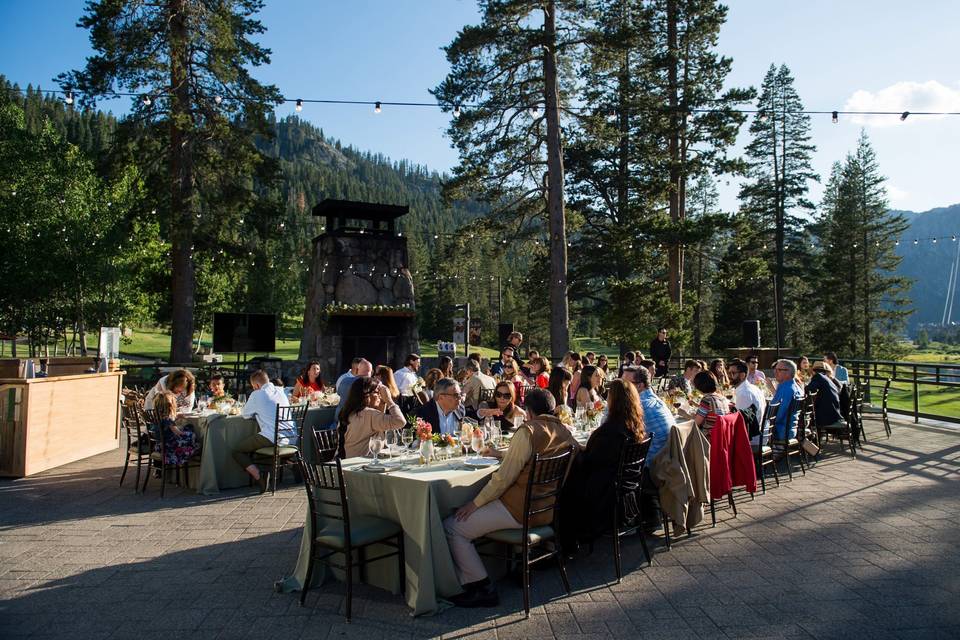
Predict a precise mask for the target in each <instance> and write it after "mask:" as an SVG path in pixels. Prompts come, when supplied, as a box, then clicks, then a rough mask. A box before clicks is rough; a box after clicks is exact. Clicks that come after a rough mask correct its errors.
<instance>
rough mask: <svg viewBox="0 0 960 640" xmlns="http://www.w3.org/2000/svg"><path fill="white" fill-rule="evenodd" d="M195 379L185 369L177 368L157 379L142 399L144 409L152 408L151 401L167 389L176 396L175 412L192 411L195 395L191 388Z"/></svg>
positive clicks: (193, 387)
mask: <svg viewBox="0 0 960 640" xmlns="http://www.w3.org/2000/svg"><path fill="white" fill-rule="evenodd" d="M196 385H197V380H196V378H194V377H193V373H191V372H190V371H189V370H187V369H177V370H176V371H173V372H171V373H168V374H167V375H165V376H163V377H162V378H160V379H159V380H157V384H155V385H154V386H153V388H152V389H150V391H148V392H147V397H146V398H144V399H143V408H144V409H153V408H154V407H153V403H154V400H155V398H156V397H157V396H159V395H160V394H162V393H165V392H167V391H170V392H172V393H173V395H174V396H175V397H176V398H177V413H190V412H191V411H193V403H194V401H195V400H196V396H194V394H193V390H194V389H195V388H196Z"/></svg>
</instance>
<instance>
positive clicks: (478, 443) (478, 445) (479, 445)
mask: <svg viewBox="0 0 960 640" xmlns="http://www.w3.org/2000/svg"><path fill="white" fill-rule="evenodd" d="M483 439H484V438H483V431H482V430H481V429H477V430H476V431H474V432H473V435H471V436H470V448H471V449H473V453H474V454H475V455H474V459H476V460H479V459H480V452H481V451H483Z"/></svg>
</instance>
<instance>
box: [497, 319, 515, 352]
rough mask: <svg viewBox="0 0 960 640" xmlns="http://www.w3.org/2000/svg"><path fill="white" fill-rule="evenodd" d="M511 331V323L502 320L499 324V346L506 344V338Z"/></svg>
mask: <svg viewBox="0 0 960 640" xmlns="http://www.w3.org/2000/svg"><path fill="white" fill-rule="evenodd" d="M511 333H513V323H512V322H503V323H501V324H500V348H501V349H502V348H503V347H505V346H507V338H509V337H510V334H511Z"/></svg>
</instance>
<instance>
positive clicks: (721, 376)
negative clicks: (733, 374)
mask: <svg viewBox="0 0 960 640" xmlns="http://www.w3.org/2000/svg"><path fill="white" fill-rule="evenodd" d="M710 373H712V374H713V377H714V378H716V379H717V390H718V391H719V392H720V393H721V394H722V393H724V391H726V390H727V389H729V388H730V378H729V377H728V376H727V365H726V364H724V362H723V358H717V359H716V360H711V361H710Z"/></svg>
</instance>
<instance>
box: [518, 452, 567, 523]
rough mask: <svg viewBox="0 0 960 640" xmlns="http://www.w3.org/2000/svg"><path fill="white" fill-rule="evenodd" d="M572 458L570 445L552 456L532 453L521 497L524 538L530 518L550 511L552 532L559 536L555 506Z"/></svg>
mask: <svg viewBox="0 0 960 640" xmlns="http://www.w3.org/2000/svg"><path fill="white" fill-rule="evenodd" d="M572 459H573V447H572V446H571V447H568V448H566V449H564V450H563V451H562V452H561V453H558V454H555V455H552V456H544V455H541V454H539V453H537V454H534V456H533V461H532V462H531V465H530V476H529V478H528V479H527V491H526V494H525V496H524V499H523V514H524V515H523V539H524V540H526V539H527V534H528V533H529V531H530V520H531V518H533V517H534V516H537V515H540V514H541V513H551V512H552V519H553V526H554V532H556V533H557V536H558V537H559V532H557V530H556V526H557V511H558V509H556V508H555V507H556V504H557V500H558V499H559V497H560V491H561V489H562V488H563V479H564V478H565V477H566V475H567V470H568V469H569V467H570V461H571V460H572Z"/></svg>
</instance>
